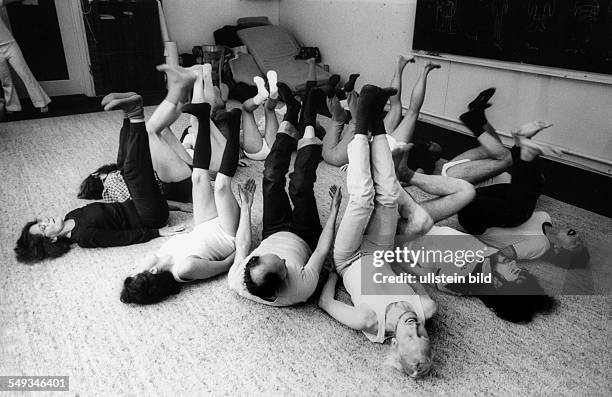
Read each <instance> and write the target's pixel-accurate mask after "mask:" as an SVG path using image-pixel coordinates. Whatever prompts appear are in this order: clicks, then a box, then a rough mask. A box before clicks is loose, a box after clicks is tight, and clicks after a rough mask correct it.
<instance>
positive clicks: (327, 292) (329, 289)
mask: <svg viewBox="0 0 612 397" xmlns="http://www.w3.org/2000/svg"><path fill="white" fill-rule="evenodd" d="M337 281H338V274H337V273H330V274H329V278H328V279H327V282H326V283H325V286H324V287H323V290H322V291H321V297H320V298H319V307H320V308H321V309H323V310H324V311H325V312H326V313H327V314H329V315H330V316H332V317H333V318H334V319H336V321H338V322H341V323H342V324H344V325H346V326H347V327H349V328H352V329H356V330H358V331H362V330H364V329H367V328H369V325H370V324H369V323H370V315H369V314H370V313H369V311H368V310H366V309H364V308H360V307H355V306H350V305H347V304H346V303H344V302H340V301H337V300H336V299H335V298H334V295H335V294H336V283H337Z"/></svg>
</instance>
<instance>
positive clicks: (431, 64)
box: [424, 61, 442, 73]
mask: <svg viewBox="0 0 612 397" xmlns="http://www.w3.org/2000/svg"><path fill="white" fill-rule="evenodd" d="M441 67H442V66H441V65H440V64H439V63H434V62H431V61H429V62H427V63H426V64H425V68H424V69H425V73H429V72H431V71H432V70H434V69H440V68H441Z"/></svg>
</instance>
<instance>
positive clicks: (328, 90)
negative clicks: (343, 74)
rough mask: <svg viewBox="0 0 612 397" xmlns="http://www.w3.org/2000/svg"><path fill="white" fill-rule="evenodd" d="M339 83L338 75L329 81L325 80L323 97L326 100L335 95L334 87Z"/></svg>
mask: <svg viewBox="0 0 612 397" xmlns="http://www.w3.org/2000/svg"><path fill="white" fill-rule="evenodd" d="M339 82H340V75H338V74H334V75H332V76H331V77H330V78H329V80H327V85H326V86H325V95H327V97H328V98H333V97H334V96H335V95H336V86H337V85H338V83H339Z"/></svg>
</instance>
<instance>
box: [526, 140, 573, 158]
mask: <svg viewBox="0 0 612 397" xmlns="http://www.w3.org/2000/svg"><path fill="white" fill-rule="evenodd" d="M520 147H521V160H523V161H533V160H534V159H535V158H536V157H538V156H539V155H541V154H545V155H547V156H562V155H563V151H562V150H561V149H558V148H553V147H551V146H548V145H544V144H541V143H535V142H534V141H532V140H529V139H522V140H521V141H520Z"/></svg>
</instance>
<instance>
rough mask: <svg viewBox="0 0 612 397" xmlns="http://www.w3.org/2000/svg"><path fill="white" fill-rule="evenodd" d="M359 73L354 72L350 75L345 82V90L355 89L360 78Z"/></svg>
mask: <svg viewBox="0 0 612 397" xmlns="http://www.w3.org/2000/svg"><path fill="white" fill-rule="evenodd" d="M359 76H360V74H359V73H354V74H351V75H350V76H349V79H348V81H347V82H346V83H345V84H344V91H346V92H351V91H353V90H354V89H355V82H356V81H357V79H358V78H359Z"/></svg>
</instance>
